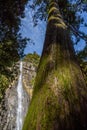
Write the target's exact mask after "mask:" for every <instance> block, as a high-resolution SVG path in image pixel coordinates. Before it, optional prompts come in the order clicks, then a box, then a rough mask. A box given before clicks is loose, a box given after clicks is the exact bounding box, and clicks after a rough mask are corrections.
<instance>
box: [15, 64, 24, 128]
mask: <svg viewBox="0 0 87 130" xmlns="http://www.w3.org/2000/svg"><path fill="white" fill-rule="evenodd" d="M17 94H18V106H17V118H16V130H22V124H23V123H22V108H23V106H22V98H23V86H22V62H20V75H19V80H18V85H17Z"/></svg>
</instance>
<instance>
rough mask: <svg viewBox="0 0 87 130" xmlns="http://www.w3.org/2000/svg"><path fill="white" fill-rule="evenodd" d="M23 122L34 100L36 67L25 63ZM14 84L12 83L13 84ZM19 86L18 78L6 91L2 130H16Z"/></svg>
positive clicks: (0, 115) (0, 109)
mask: <svg viewBox="0 0 87 130" xmlns="http://www.w3.org/2000/svg"><path fill="white" fill-rule="evenodd" d="M22 72H23V73H22V78H23V87H24V89H23V101H22V104H23V121H24V118H25V116H26V113H27V110H28V106H29V102H30V100H31V98H32V92H33V85H34V78H35V76H36V67H34V66H33V64H31V63H29V62H23V71H22ZM11 84H12V83H11ZM17 84H18V78H16V80H15V81H14V82H13V84H12V85H11V86H10V87H9V88H8V89H7V90H6V93H5V96H4V99H3V100H2V102H1V104H0V130H16V117H17V105H18V104H17V103H18V102H17V101H18V97H17Z"/></svg>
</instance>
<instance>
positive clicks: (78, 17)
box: [30, 0, 87, 43]
mask: <svg viewBox="0 0 87 130" xmlns="http://www.w3.org/2000/svg"><path fill="white" fill-rule="evenodd" d="M49 2H50V0H33V2H32V4H31V5H30V8H32V9H33V10H34V11H35V13H34V15H33V20H34V23H35V25H37V24H38V20H39V19H40V20H47V17H48V11H49ZM58 5H59V8H60V12H61V14H62V16H63V19H64V21H65V23H66V24H67V26H68V28H69V29H70V32H71V34H72V35H74V36H75V37H76V38H77V39H79V40H80V39H84V40H85V42H86V43H87V33H85V32H84V31H81V30H80V27H81V26H83V28H84V27H87V23H86V21H85V17H84V13H85V14H86V15H87V0H76V1H75V0H72V1H71V0H58ZM79 40H77V41H79Z"/></svg>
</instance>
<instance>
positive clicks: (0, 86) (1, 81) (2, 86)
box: [0, 74, 9, 101]
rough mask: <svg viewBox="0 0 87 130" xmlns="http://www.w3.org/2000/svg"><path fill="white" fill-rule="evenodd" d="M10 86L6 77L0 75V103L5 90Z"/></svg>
mask: <svg viewBox="0 0 87 130" xmlns="http://www.w3.org/2000/svg"><path fill="white" fill-rule="evenodd" d="M8 85H9V81H8V79H7V77H6V76H5V75H1V74H0V101H1V99H2V98H3V96H4V93H5V90H6V89H7V87H8Z"/></svg>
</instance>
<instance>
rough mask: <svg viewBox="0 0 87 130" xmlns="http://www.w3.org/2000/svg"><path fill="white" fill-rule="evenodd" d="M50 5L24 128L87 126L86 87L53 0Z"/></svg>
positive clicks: (51, 129) (66, 129)
mask: <svg viewBox="0 0 87 130" xmlns="http://www.w3.org/2000/svg"><path fill="white" fill-rule="evenodd" d="M49 8H50V9H49V17H48V25H47V31H46V38H45V43H44V48H43V53H42V57H41V60H40V64H39V68H38V73H37V77H36V82H35V87H34V93H33V98H32V101H31V104H30V107H29V111H28V114H27V117H26V119H25V123H24V127H23V130H87V87H86V84H85V81H84V78H83V75H82V72H81V70H80V67H79V65H78V63H77V61H76V57H75V54H74V49H73V46H72V42H71V40H70V37H69V33H68V30H67V26H66V25H65V23H64V21H63V18H62V16H61V14H60V11H59V7H58V3H57V2H56V0H52V1H51V3H50V5H49Z"/></svg>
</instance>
